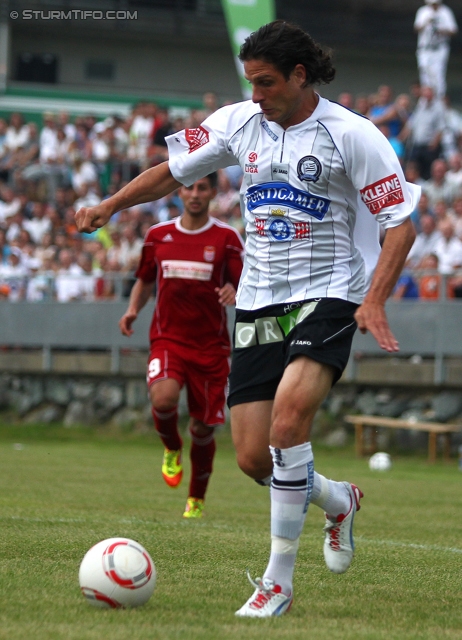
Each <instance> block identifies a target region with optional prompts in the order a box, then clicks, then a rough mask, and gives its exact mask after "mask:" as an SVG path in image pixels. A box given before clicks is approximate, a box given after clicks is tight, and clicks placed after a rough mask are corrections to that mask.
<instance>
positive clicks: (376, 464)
mask: <svg viewBox="0 0 462 640" xmlns="http://www.w3.org/2000/svg"><path fill="white" fill-rule="evenodd" d="M369 469H370V470H371V471H388V470H389V469H391V457H390V455H389V454H388V453H385V452H383V451H379V452H377V453H374V455H373V456H371V457H370V458H369Z"/></svg>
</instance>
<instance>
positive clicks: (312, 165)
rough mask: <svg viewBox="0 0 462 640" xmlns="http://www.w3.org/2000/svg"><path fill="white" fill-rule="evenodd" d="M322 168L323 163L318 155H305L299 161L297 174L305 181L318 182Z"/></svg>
mask: <svg viewBox="0 0 462 640" xmlns="http://www.w3.org/2000/svg"><path fill="white" fill-rule="evenodd" d="M321 170H322V167H321V163H320V162H319V160H318V159H317V158H316V156H304V157H303V158H301V159H300V160H299V161H298V165H297V174H298V177H299V178H300V180H303V181H304V182H317V181H318V180H319V176H320V175H321Z"/></svg>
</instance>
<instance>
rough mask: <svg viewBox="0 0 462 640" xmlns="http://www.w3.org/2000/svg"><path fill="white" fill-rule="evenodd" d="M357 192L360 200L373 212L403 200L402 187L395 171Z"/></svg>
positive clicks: (375, 212) (378, 211)
mask: <svg viewBox="0 0 462 640" xmlns="http://www.w3.org/2000/svg"><path fill="white" fill-rule="evenodd" d="M359 193H360V194H361V199H362V201H363V202H364V204H365V205H366V206H367V208H368V209H369V211H370V212H371V213H373V214H377V213H380V211H382V209H385V208H386V207H391V206H393V205H395V204H400V203H401V202H404V196H403V188H402V186H401V183H400V181H399V178H398V176H397V175H396V173H394V174H393V175H391V176H388V177H387V178H383V179H382V180H378V182H374V183H373V184H369V185H368V186H367V187H364V189H361V191H360V192H359Z"/></svg>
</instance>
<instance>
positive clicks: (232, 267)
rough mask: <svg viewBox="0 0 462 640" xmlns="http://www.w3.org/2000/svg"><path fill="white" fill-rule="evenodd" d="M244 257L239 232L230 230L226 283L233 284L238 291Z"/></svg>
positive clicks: (227, 245)
mask: <svg viewBox="0 0 462 640" xmlns="http://www.w3.org/2000/svg"><path fill="white" fill-rule="evenodd" d="M243 255H244V242H243V240H242V238H241V236H240V235H239V233H238V232H237V231H235V230H234V229H232V230H231V229H230V231H229V237H228V239H227V242H226V272H225V282H231V284H232V285H233V287H234V288H235V289H236V290H237V286H238V284H239V279H240V277H241V272H242V266H243Z"/></svg>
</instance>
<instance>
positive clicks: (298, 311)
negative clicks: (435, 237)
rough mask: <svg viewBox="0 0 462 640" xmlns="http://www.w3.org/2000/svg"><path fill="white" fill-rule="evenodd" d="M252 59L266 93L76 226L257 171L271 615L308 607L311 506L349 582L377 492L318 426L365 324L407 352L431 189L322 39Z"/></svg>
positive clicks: (252, 250)
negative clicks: (418, 237) (299, 577)
mask: <svg viewBox="0 0 462 640" xmlns="http://www.w3.org/2000/svg"><path fill="white" fill-rule="evenodd" d="M240 58H241V60H242V61H243V63H244V69H245V75H246V77H247V79H248V81H249V82H250V84H251V86H252V100H249V101H246V102H241V103H238V104H235V105H230V106H226V107H223V108H222V109H218V110H217V111H216V112H215V113H213V114H212V115H210V116H209V117H208V118H207V119H206V120H205V121H204V122H203V123H202V125H201V126H200V127H198V128H197V129H194V130H186V131H183V132H180V133H176V134H174V135H173V136H170V137H169V138H168V139H167V143H168V147H169V160H168V162H167V163H164V164H162V165H158V166H157V167H154V168H152V169H149V170H147V171H146V172H144V173H143V174H141V175H140V176H138V177H137V178H135V180H133V181H132V182H131V183H129V184H128V185H127V186H126V187H124V188H123V189H122V190H121V191H120V192H118V193H117V194H115V195H114V196H112V197H111V198H109V199H107V200H105V201H103V202H102V203H101V204H100V205H98V206H97V207H92V208H88V209H85V208H84V209H81V210H80V211H78V212H77V214H76V218H77V223H78V227H79V229H80V230H83V231H91V230H93V229H96V228H98V227H100V226H102V225H103V224H105V223H106V222H107V221H108V220H109V218H110V216H111V215H112V214H113V213H115V212H116V211H118V210H120V209H122V208H125V207H127V206H131V205H133V204H136V203H140V202H146V201H149V200H153V199H157V198H160V197H162V196H163V195H165V194H167V193H168V192H169V191H171V190H173V189H175V188H177V187H178V185H179V184H186V185H189V184H192V183H193V182H194V181H195V180H197V179H198V178H199V177H201V176H204V175H206V174H208V173H210V171H212V170H216V169H217V168H219V167H225V166H228V165H231V164H239V165H240V166H241V168H242V170H243V172H244V180H243V183H242V188H241V196H242V205H243V215H244V217H245V222H246V235H247V240H246V255H245V261H244V269H243V272H242V276H241V280H240V284H239V289H238V292H237V300H236V324H235V335H234V351H233V360H232V365H231V375H230V390H229V401H228V402H229V405H230V407H231V430H232V435H233V441H234V444H235V447H236V452H237V460H238V464H239V466H240V467H241V469H242V470H243V471H244V472H245V473H246V474H248V475H249V476H250V477H252V478H254V479H255V480H257V481H259V482H260V483H262V484H270V485H271V553H270V559H269V563H268V566H267V568H266V570H265V572H264V574H263V577H262V578H261V579H260V578H258V579H256V580H255V581H253V580H251V581H252V583H253V584H254V587H255V591H254V593H253V594H252V596H251V597H250V598H249V599H248V600H247V602H246V603H245V604H244V605H243V606H242V607H241V608H240V609H239V610H238V611H237V612H236V615H238V616H245V617H268V616H277V615H281V614H282V613H284V612H285V611H287V610H288V609H289V608H290V606H291V604H292V599H293V586H292V578H293V571H294V566H295V558H296V554H297V549H298V544H299V538H300V534H301V532H302V529H303V524H304V520H305V516H306V513H307V509H308V506H309V504H310V503H312V504H315V505H317V506H319V507H321V508H322V509H323V510H324V511H325V514H326V526H325V541H324V558H325V561H326V564H327V566H328V568H329V569H330V570H331V571H333V572H335V573H343V572H344V571H346V570H347V569H348V567H349V566H350V563H351V561H352V558H353V551H354V546H353V535H352V530H353V519H354V516H355V513H356V511H357V510H358V509H359V506H360V498H361V497H362V494H361V491H360V490H359V489H358V488H357V487H356V486H355V485H352V484H350V483H349V482H335V481H333V480H328V479H327V478H325V477H323V476H321V475H320V474H318V473H316V472H315V471H314V463H313V453H312V450H311V443H310V430H311V424H312V421H313V418H314V415H315V413H316V411H317V409H318V408H319V406H320V404H321V403H322V401H323V400H324V398H325V397H326V396H327V394H328V393H329V390H330V388H331V387H332V385H333V384H334V383H335V382H336V381H337V380H338V378H339V377H340V376H341V373H342V371H343V369H344V367H345V366H346V363H347V360H348V355H349V351H350V346H351V341H352V337H353V333H354V330H355V328H356V326H358V327H359V329H360V331H362V332H363V333H365V332H366V331H370V332H371V333H372V335H373V336H374V338H375V339H376V340H377V342H378V344H379V345H380V347H381V348H382V349H384V350H385V351H388V352H395V351H397V350H398V343H397V341H396V339H395V337H394V335H393V333H392V332H391V329H390V327H389V325H388V322H387V318H386V314H385V302H386V300H387V298H388V296H389V295H390V293H391V291H392V290H393V287H394V285H395V283H396V281H397V279H398V276H399V274H400V272H401V269H402V267H403V264H404V261H405V258H406V256H407V253H408V251H409V249H410V247H411V246H412V243H413V241H414V237H415V233H414V230H413V226H412V223H411V221H410V218H409V216H410V214H411V212H412V210H413V208H414V206H415V205H416V200H417V198H418V196H419V193H420V189H419V187H415V186H414V185H408V184H407V183H406V182H405V179H404V175H403V172H402V170H401V167H400V164H399V162H398V160H397V157H396V155H395V153H394V151H393V149H392V148H391V146H390V145H389V143H388V141H387V140H386V139H385V137H384V136H383V135H382V134H381V133H380V132H379V131H378V129H377V128H376V127H375V126H374V125H373V124H372V123H371V122H370V121H369V120H367V119H366V118H363V117H362V116H359V115H357V114H354V113H352V112H350V111H349V110H348V109H345V108H344V107H342V106H340V105H338V104H335V103H332V102H329V101H328V100H326V99H324V98H322V97H320V96H319V95H318V94H317V93H316V92H315V90H314V86H315V85H317V84H321V83H328V82H330V81H331V80H332V79H333V77H334V75H335V70H334V69H333V67H332V62H331V56H330V53H329V52H328V51H325V50H324V49H323V48H322V47H320V46H319V45H318V44H317V43H315V42H314V41H313V40H312V38H311V37H310V36H309V35H308V34H307V33H305V32H304V31H302V30H301V29H300V28H298V27H297V26H295V25H291V24H289V23H286V22H283V21H275V22H272V23H270V24H268V25H265V26H263V27H261V28H260V29H259V30H258V31H256V32H254V33H252V34H251V35H250V36H249V37H248V38H247V39H246V41H245V42H244V44H243V45H242V47H241V53H240ZM379 226H382V227H383V229H385V230H386V236H385V240H384V242H383V246H382V249H380V245H379V241H378V238H379ZM249 577H250V576H249Z"/></svg>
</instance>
